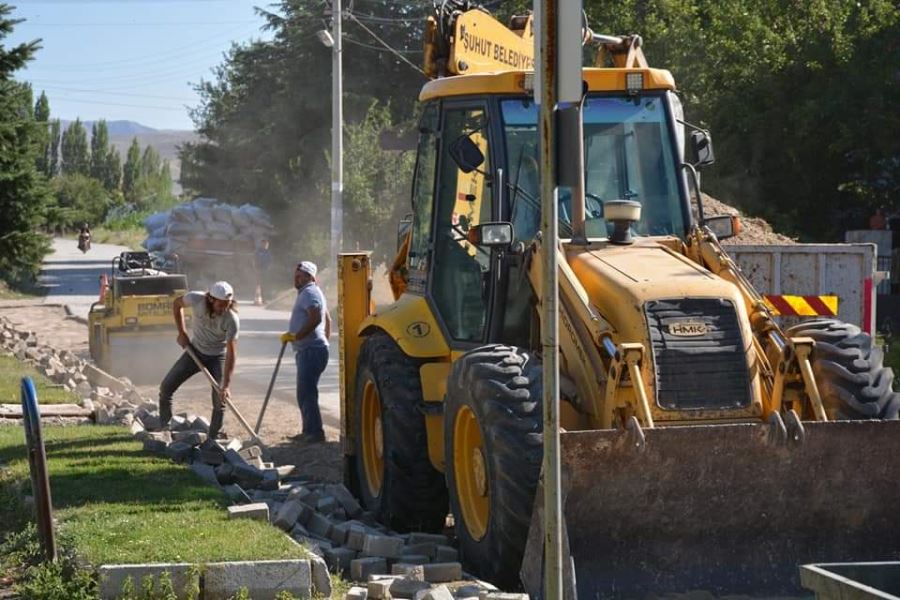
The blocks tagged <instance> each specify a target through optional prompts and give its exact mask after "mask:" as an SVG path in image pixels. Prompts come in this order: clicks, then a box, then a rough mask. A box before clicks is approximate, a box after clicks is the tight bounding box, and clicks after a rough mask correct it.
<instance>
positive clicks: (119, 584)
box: [97, 563, 200, 600]
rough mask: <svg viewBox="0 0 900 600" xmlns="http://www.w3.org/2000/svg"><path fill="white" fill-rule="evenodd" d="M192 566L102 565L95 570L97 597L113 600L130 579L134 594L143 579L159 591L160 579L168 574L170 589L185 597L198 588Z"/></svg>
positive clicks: (139, 587)
mask: <svg viewBox="0 0 900 600" xmlns="http://www.w3.org/2000/svg"><path fill="white" fill-rule="evenodd" d="M191 569H193V565H191V564H188V563H158V564H152V565H102V566H100V568H99V569H97V575H98V579H99V590H98V591H99V595H100V598H101V599H102V600H113V599H114V598H119V597H120V596H122V588H123V587H125V582H126V580H128V578H131V585H132V587H133V589H134V591H135V593H138V594H139V593H140V591H141V587H142V585H143V582H144V579H145V578H148V577H149V578H150V580H151V581H152V582H153V589H154V590H155V591H157V592H158V591H159V590H160V577H161V576H162V575H163V573H168V577H169V579H170V580H171V582H172V589H173V590H174V591H175V593H176V594H178V597H179V598H183V597H186V596H187V595H188V594H187V593H186V592H189V591H190V590H192V589H196V588H195V586H197V587H199V585H200V581H199V575H193V574H191Z"/></svg>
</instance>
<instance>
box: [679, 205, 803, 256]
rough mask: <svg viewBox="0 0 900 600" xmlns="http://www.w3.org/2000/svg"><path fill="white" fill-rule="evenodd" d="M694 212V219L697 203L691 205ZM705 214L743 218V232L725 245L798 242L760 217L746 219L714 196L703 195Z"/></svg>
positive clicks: (739, 212)
mask: <svg viewBox="0 0 900 600" xmlns="http://www.w3.org/2000/svg"><path fill="white" fill-rule="evenodd" d="M691 205H692V207H693V210H694V217H695V218H696V216H697V205H696V202H692V203H691ZM703 214H704V215H706V216H707V217H715V216H718V215H738V216H740V217H741V232H740V233H739V234H738V235H736V236H735V237H733V238H729V239H727V240H723V242H722V243H723V244H724V245H737V244H742V245H760V246H763V245H776V244H796V243H797V241H796V240H794V239H791V238H789V237H787V236H786V235H782V234H780V233H777V232H776V231H774V230H773V229H772V226H771V225H769V224H768V223H767V222H766V221H765V220H764V219H761V218H759V217H746V216H744V215H743V214H742V213H741V211H739V210H738V209H736V208H734V207H733V206H729V205H727V204H725V203H724V202H720V201H719V200H716V199H715V198H713V197H712V196H709V195H707V194H703Z"/></svg>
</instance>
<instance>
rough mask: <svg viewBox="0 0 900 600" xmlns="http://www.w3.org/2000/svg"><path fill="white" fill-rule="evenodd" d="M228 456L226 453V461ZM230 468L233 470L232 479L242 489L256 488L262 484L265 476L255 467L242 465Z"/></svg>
mask: <svg viewBox="0 0 900 600" xmlns="http://www.w3.org/2000/svg"><path fill="white" fill-rule="evenodd" d="M227 458H228V456H227V453H226V460H227ZM231 466H232V468H233V469H234V478H235V479H236V480H237V482H238V483H240V484H241V486H242V487H245V488H252V487H256V486H257V485H259V484H260V483H262V481H263V479H265V476H264V475H263V472H262V471H260V470H259V469H257V468H256V467H251V466H250V465H248V464H246V463H242V464H237V465H235V464H232V465H231Z"/></svg>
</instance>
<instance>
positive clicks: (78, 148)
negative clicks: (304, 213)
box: [61, 119, 91, 175]
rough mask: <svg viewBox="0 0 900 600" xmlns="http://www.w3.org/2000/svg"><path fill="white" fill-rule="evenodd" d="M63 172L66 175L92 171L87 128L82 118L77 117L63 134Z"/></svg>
mask: <svg viewBox="0 0 900 600" xmlns="http://www.w3.org/2000/svg"><path fill="white" fill-rule="evenodd" d="M61 154H62V172H63V173H64V174H66V175H71V174H74V173H78V174H79V175H89V174H90V171H91V159H90V152H89V150H88V141H87V130H86V129H85V128H84V124H82V122H81V119H75V122H73V123H71V124H70V125H69V126H68V127H67V128H66V130H65V131H64V132H63V135H62V146H61Z"/></svg>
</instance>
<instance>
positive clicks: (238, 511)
mask: <svg viewBox="0 0 900 600" xmlns="http://www.w3.org/2000/svg"><path fill="white" fill-rule="evenodd" d="M228 518H229V519H257V520H259V521H268V520H269V505H268V504H266V503H265V502H254V503H253V504H238V505H236V506H229V507H228Z"/></svg>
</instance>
